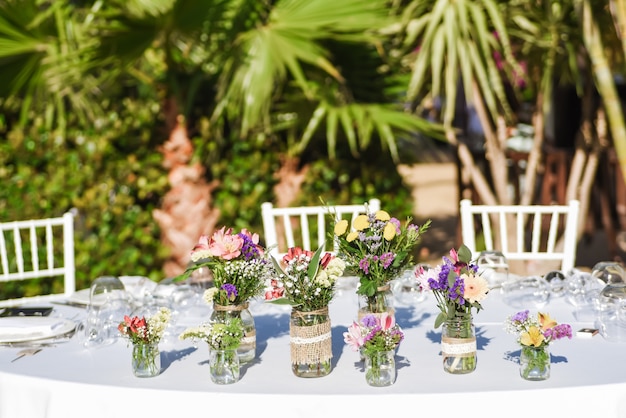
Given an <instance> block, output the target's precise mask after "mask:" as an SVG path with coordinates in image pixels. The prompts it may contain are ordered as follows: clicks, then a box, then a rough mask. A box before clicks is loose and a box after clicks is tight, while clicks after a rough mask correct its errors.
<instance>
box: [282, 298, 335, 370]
mask: <svg viewBox="0 0 626 418" xmlns="http://www.w3.org/2000/svg"><path fill="white" fill-rule="evenodd" d="M289 336H290V348H291V370H292V372H293V374H295V375H296V376H298V377H322V376H326V375H328V374H329V373H330V372H331V369H332V363H331V359H332V357H333V353H332V339H331V327H330V317H329V316H328V308H324V309H320V310H317V311H313V312H302V311H298V310H296V309H292V310H291V320H290V322H289Z"/></svg>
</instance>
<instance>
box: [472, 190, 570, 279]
mask: <svg viewBox="0 0 626 418" xmlns="http://www.w3.org/2000/svg"><path fill="white" fill-rule="evenodd" d="M579 206H580V204H579V202H578V201H577V200H570V202H569V203H568V204H567V205H528V206H521V205H474V204H472V202H471V200H468V199H464V200H462V201H461V208H460V210H461V233H462V239H463V243H464V244H465V245H466V246H467V247H468V248H469V249H470V250H471V251H472V254H474V255H477V254H478V252H480V251H483V250H487V251H500V252H502V253H503V254H504V256H505V257H506V258H507V260H509V261H512V260H523V261H531V260H536V261H549V260H554V261H560V270H561V271H562V272H564V273H565V274H567V273H568V272H569V271H570V270H571V269H572V268H573V267H574V263H575V261H576V246H577V243H578V230H577V229H578V214H579ZM477 232H478V233H481V232H482V234H481V235H480V237H482V238H483V240H484V244H483V245H482V246H480V248H477V246H478V245H477V242H478V241H480V240H478V239H477Z"/></svg>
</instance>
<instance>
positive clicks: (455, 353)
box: [441, 315, 476, 374]
mask: <svg viewBox="0 0 626 418" xmlns="http://www.w3.org/2000/svg"><path fill="white" fill-rule="evenodd" d="M441 355H442V356H443V369H444V370H445V371H446V372H448V373H451V374H466V373H471V372H473V371H474V370H475V369H476V334H475V330H474V323H473V318H472V316H471V315H467V316H460V317H454V318H452V319H449V320H447V321H445V322H444V323H443V325H442V331H441Z"/></svg>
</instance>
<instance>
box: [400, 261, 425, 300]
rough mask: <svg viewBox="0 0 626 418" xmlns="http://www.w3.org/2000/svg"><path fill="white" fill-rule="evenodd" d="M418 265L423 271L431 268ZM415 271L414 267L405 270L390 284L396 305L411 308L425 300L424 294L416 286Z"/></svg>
mask: <svg viewBox="0 0 626 418" xmlns="http://www.w3.org/2000/svg"><path fill="white" fill-rule="evenodd" d="M420 265H421V266H422V267H423V268H424V270H428V269H430V268H431V267H430V266H429V265H427V264H420ZM415 269H416V266H411V267H408V268H406V269H405V270H403V271H402V272H401V273H400V274H399V275H398V277H397V278H396V279H395V280H393V281H392V282H391V291H392V293H393V296H394V298H395V300H396V301H397V302H398V305H401V306H412V305H414V304H416V303H420V302H423V301H424V300H425V299H426V292H423V291H422V290H421V289H420V287H419V285H418V284H417V280H416V278H415Z"/></svg>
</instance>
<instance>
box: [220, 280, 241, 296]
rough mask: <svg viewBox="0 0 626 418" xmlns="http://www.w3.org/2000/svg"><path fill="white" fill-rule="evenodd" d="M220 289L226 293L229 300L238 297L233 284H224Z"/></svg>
mask: <svg viewBox="0 0 626 418" xmlns="http://www.w3.org/2000/svg"><path fill="white" fill-rule="evenodd" d="M220 289H222V290H224V291H226V296H227V297H228V299H230V300H234V299H235V298H236V297H237V295H238V292H237V288H236V287H235V285H234V284H230V283H224V284H223V285H222V287H221V288H220Z"/></svg>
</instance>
